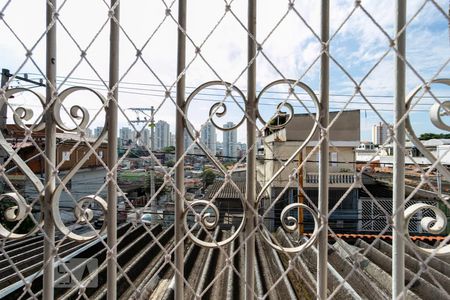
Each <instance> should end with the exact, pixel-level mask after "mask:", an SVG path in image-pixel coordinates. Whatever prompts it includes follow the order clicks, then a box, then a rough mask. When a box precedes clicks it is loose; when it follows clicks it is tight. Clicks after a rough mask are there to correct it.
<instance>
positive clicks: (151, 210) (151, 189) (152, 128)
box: [150, 106, 158, 225]
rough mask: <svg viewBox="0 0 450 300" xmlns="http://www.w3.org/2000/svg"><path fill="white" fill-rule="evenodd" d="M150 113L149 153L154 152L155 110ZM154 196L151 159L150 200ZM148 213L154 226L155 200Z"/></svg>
mask: <svg viewBox="0 0 450 300" xmlns="http://www.w3.org/2000/svg"><path fill="white" fill-rule="evenodd" d="M150 113H151V119H150V126H151V132H150V134H151V136H150V151H152V152H153V151H155V149H156V147H155V108H154V107H153V106H151V107H150ZM154 195H155V160H154V159H153V158H152V159H151V161H150V199H151V198H153V196H154ZM150 212H151V213H152V214H151V216H152V221H151V223H152V224H153V225H155V224H156V223H157V221H156V219H157V213H158V209H157V205H156V198H155V199H153V200H152V202H151V203H150Z"/></svg>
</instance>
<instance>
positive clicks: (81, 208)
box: [0, 87, 107, 241]
mask: <svg viewBox="0 0 450 300" xmlns="http://www.w3.org/2000/svg"><path fill="white" fill-rule="evenodd" d="M77 91H88V92H92V93H93V94H95V95H96V96H97V97H98V98H99V100H100V101H101V103H102V104H103V105H105V103H106V100H105V98H104V97H103V96H102V95H101V94H99V93H98V92H97V91H95V90H93V89H90V88H86V87H71V88H68V89H66V90H64V91H62V92H61V93H60V94H59V95H58V97H57V98H56V100H55V104H54V107H53V117H54V120H55V122H56V124H57V126H58V127H59V128H60V129H62V130H64V131H69V132H79V133H80V134H83V133H84V131H85V129H86V127H87V126H88V124H89V113H88V111H87V109H85V108H83V107H81V106H78V105H75V106H73V107H71V108H70V113H69V114H70V117H71V118H72V120H73V121H74V126H73V127H69V126H67V125H66V124H65V123H64V122H63V120H62V118H61V110H62V108H63V106H62V103H63V101H64V100H65V99H66V98H67V97H68V96H69V95H71V94H72V93H74V92H77ZM22 92H30V93H31V94H33V95H34V96H35V97H37V98H38V99H39V101H40V103H41V105H42V107H45V100H44V99H45V98H44V97H43V96H42V95H40V94H39V93H37V92H35V91H33V90H30V89H25V88H15V89H10V90H8V91H6V92H5V100H3V99H2V100H3V101H2V102H3V103H4V104H5V105H6V99H8V98H10V97H11V96H13V95H14V94H17V93H22ZM42 116H43V114H42V115H41V116H40V117H39V118H38V120H37V121H36V122H35V125H33V126H30V127H27V126H26V125H25V124H24V121H29V120H30V119H31V118H32V117H33V111H32V110H31V109H28V108H24V107H18V108H17V109H16V110H15V111H14V116H13V119H14V122H15V123H16V125H18V126H19V127H21V128H22V129H24V130H25V135H26V136H27V137H28V136H30V135H31V132H32V131H40V130H43V129H44V128H45V123H44V122H43V117H42ZM105 122H106V120H105ZM106 127H107V126H104V130H103V131H102V133H101V134H100V136H99V137H98V138H97V140H96V141H95V142H94V144H93V145H92V146H91V147H90V149H89V151H88V152H87V153H86V154H85V155H84V156H83V157H82V158H81V159H80V160H79V161H78V163H77V164H76V166H75V167H74V168H72V170H70V172H69V173H68V174H67V175H66V176H65V177H64V178H63V179H62V181H61V182H60V184H59V185H58V186H57V187H56V190H55V191H54V193H53V195H52V216H53V220H54V223H55V226H56V227H57V228H58V229H59V230H60V231H61V232H62V233H63V234H64V235H66V236H67V237H69V238H71V239H74V240H78V241H85V240H89V239H92V238H95V237H97V236H98V234H101V233H102V232H103V231H104V230H105V228H106V223H105V222H104V223H103V226H102V228H101V229H100V230H95V229H94V230H95V233H94V234H91V235H78V234H75V233H74V232H72V231H71V230H70V229H69V228H68V227H67V226H66V225H65V224H64V223H63V221H62V219H61V214H60V210H59V198H60V196H61V192H62V191H63V190H64V189H65V185H66V184H67V183H68V182H69V181H70V179H72V177H73V176H74V175H75V174H76V172H77V171H78V170H79V169H80V168H81V167H82V166H83V164H84V163H85V162H86V161H87V160H88V159H89V157H90V155H92V154H93V153H94V151H96V150H97V149H98V147H99V146H100V145H101V143H102V142H103V141H104V140H105V139H106V136H107V130H106ZM51 138H54V137H51ZM0 145H1V147H2V148H3V150H4V151H6V153H7V154H8V155H9V157H10V159H11V160H12V161H13V162H14V163H15V164H16V165H17V167H18V168H19V169H20V170H21V171H22V173H23V174H24V175H25V176H26V177H27V178H28V179H29V180H30V181H31V182H32V184H33V186H34V188H35V189H36V191H37V192H38V194H39V201H40V202H41V207H42V200H43V198H44V190H45V188H44V185H43V184H42V182H41V181H40V180H39V178H38V177H37V176H36V175H35V174H34V173H33V172H32V171H31V169H30V168H29V167H28V165H27V164H26V163H25V162H24V161H23V160H22V159H21V158H20V157H19V156H18V155H17V153H16V152H15V151H14V150H13V149H12V147H11V145H10V144H9V143H8V142H7V141H6V139H5V137H4V136H3V135H2V133H1V132H0ZM5 200H8V201H13V202H14V203H15V204H16V205H14V206H12V207H10V208H8V209H7V210H6V211H5V212H4V216H5V219H6V220H7V221H21V220H24V219H25V218H26V217H27V216H29V215H30V213H31V208H32V207H31V205H30V204H28V203H27V202H26V200H25V199H24V198H23V197H22V196H21V195H19V194H17V193H7V194H4V195H1V196H0V201H5ZM92 202H94V203H96V204H97V205H98V206H99V207H100V208H101V210H102V212H103V214H104V215H106V213H107V204H106V201H105V200H103V199H102V198H101V197H99V196H96V195H87V196H84V197H82V198H81V199H79V200H78V201H77V202H76V206H75V207H74V215H75V219H76V222H77V224H87V223H88V222H90V221H91V220H92V219H93V211H92V209H90V208H86V207H85V204H87V203H92ZM33 203H34V202H33ZM33 203H32V204H33ZM41 211H42V210H41ZM42 224H43V218H42V212H41V215H40V218H39V220H38V222H37V224H36V226H35V227H34V228H33V229H32V230H31V231H30V232H28V233H26V234H17V233H14V232H11V231H9V230H8V229H6V228H5V227H4V226H3V225H2V224H0V236H1V237H4V238H13V239H18V238H23V237H26V236H28V235H30V234H32V233H35V232H37V230H38V229H39V227H42Z"/></svg>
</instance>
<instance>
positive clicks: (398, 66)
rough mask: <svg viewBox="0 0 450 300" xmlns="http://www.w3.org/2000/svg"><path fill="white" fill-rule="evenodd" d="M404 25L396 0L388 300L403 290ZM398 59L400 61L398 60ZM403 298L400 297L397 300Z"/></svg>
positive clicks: (400, 0)
mask: <svg viewBox="0 0 450 300" xmlns="http://www.w3.org/2000/svg"><path fill="white" fill-rule="evenodd" d="M405 24H406V0H397V8H396V32H397V34H398V33H400V32H402V33H401V34H400V35H398V36H397V39H396V49H397V51H398V54H397V56H396V57H395V112H394V114H395V116H394V117H395V124H397V126H396V128H395V129H394V135H395V138H396V140H394V162H395V163H394V171H393V207H392V209H393V211H394V212H396V214H395V215H394V216H393V222H394V227H395V229H394V230H393V253H392V299H397V297H398V296H399V295H401V293H402V292H403V289H404V286H405V242H404V240H403V238H404V232H403V231H404V222H405V220H404V209H405V208H404V205H403V202H404V200H405V155H404V154H403V151H402V148H403V147H404V145H405V123H404V122H403V121H402V122H401V123H399V120H400V119H401V118H402V117H403V115H404V114H405V111H406V105H405V62H404V61H403V58H404V57H405V46H406V43H405V36H406V33H405V31H402V30H403V27H404V26H405ZM400 56H402V57H403V58H401V57H400ZM401 298H404V295H403V296H402V297H401Z"/></svg>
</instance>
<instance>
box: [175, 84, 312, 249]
mask: <svg viewBox="0 0 450 300" xmlns="http://www.w3.org/2000/svg"><path fill="white" fill-rule="evenodd" d="M282 84H284V85H286V84H288V85H289V87H290V89H289V94H294V95H295V93H294V89H295V88H300V89H302V90H303V91H305V92H306V93H307V94H308V95H309V96H310V98H311V99H312V101H313V103H314V106H315V108H316V111H317V112H318V111H319V101H318V100H317V97H316V95H315V94H314V92H313V91H312V90H311V88H309V87H308V86H307V85H306V84H304V83H302V82H299V81H296V80H290V79H284V80H277V81H274V82H272V83H270V84H268V85H267V86H266V87H264V88H263V89H262V90H261V92H260V93H259V95H258V98H257V103H258V108H257V118H258V120H259V121H260V122H261V123H262V124H266V125H265V126H266V127H268V128H270V129H282V128H284V127H285V126H286V125H287V124H288V123H289V122H290V121H291V120H292V117H293V115H294V109H293V106H292V105H291V104H290V103H288V102H287V101H284V102H280V103H279V104H278V105H277V107H276V110H277V111H276V112H275V114H274V115H275V116H274V117H275V118H276V117H277V116H279V115H281V110H282V109H287V110H288V115H289V117H288V118H287V119H285V120H284V122H283V123H282V124H271V122H270V121H269V122H267V121H266V120H264V119H263V118H262V116H261V114H260V111H259V103H260V100H261V98H262V97H263V95H264V94H265V93H266V92H267V91H268V90H269V89H270V88H273V87H275V86H277V85H282ZM211 86H223V87H225V89H226V97H233V96H232V93H233V92H234V93H235V94H236V95H238V96H239V97H240V98H242V99H244V103H245V104H247V100H246V98H245V95H244V93H242V91H241V90H239V89H238V88H237V87H236V86H234V85H233V84H231V83H228V82H223V81H210V82H206V83H204V84H202V85H201V86H199V87H198V88H197V89H195V90H194V91H193V92H192V93H191V94H190V95H189V97H188V99H187V101H186V107H185V113H186V115H187V114H188V113H189V105H190V104H191V102H192V100H193V99H194V97H195V96H196V95H198V94H199V93H200V92H201V91H202V90H204V89H206V88H209V87H211ZM226 97H225V98H226ZM233 100H234V101H236V100H235V99H233ZM297 100H298V101H299V102H300V103H301V100H300V99H298V98H297ZM301 104H302V103H301ZM226 114H227V106H226V103H225V99H223V101H218V102H216V103H214V104H213V105H212V106H211V108H210V110H209V119H208V120H209V121H211V123H212V124H213V125H214V126H215V127H216V128H217V129H219V130H222V131H227V130H233V129H236V128H238V127H239V126H240V125H241V124H242V123H243V122H244V121H245V113H243V116H242V119H240V121H239V122H238V123H237V125H235V126H233V127H232V128H224V127H221V126H219V125H218V124H217V123H216V122H215V121H214V117H217V118H222V117H225V115H226ZM284 115H286V114H285V113H284ZM312 117H313V118H314V121H315V122H314V126H313V128H312V129H311V132H310V133H309V135H308V136H307V138H306V139H305V141H303V143H302V144H301V145H300V147H299V148H298V149H297V150H296V151H295V152H294V153H293V154H292V155H291V156H290V157H289V159H288V160H287V162H286V163H285V164H284V166H283V167H282V168H281V169H280V170H278V172H277V173H276V174H275V175H274V176H273V177H272V178H271V179H270V180H269V182H267V183H266V184H265V185H264V187H263V188H262V190H261V192H260V193H259V194H258V196H257V199H256V203H257V204H258V205H259V203H260V201H261V199H262V198H263V196H264V195H265V193H266V192H267V189H268V188H269V186H270V185H271V184H272V183H273V181H274V180H275V179H276V177H277V176H279V175H280V174H281V173H282V172H283V171H284V170H285V168H286V166H287V165H288V164H289V163H291V162H293V161H294V159H295V158H296V157H297V156H298V154H299V153H300V151H302V150H303V149H304V148H305V147H306V145H307V144H308V142H309V141H310V140H311V138H312V136H313V135H314V133H315V132H316V130H317V128H318V123H319V114H318V113H316V114H315V116H313V115H312ZM272 119H273V118H272ZM186 129H187V131H188V134H189V135H190V136H191V137H192V139H193V140H194V141H195V143H196V144H197V145H198V146H199V148H201V149H202V150H203V152H204V153H205V154H206V156H207V157H208V158H209V159H210V161H211V162H213V164H214V165H215V166H216V167H217V168H218V169H219V170H220V171H221V172H222V173H223V176H224V177H225V181H224V185H226V184H231V185H232V186H233V188H234V189H236V191H239V188H238V187H237V186H236V185H235V183H234V182H233V181H232V180H231V178H230V175H229V174H228V173H227V170H226V169H225V168H224V167H223V166H222V164H221V162H220V161H219V160H218V159H217V158H216V157H215V156H214V155H212V154H211V153H210V152H209V150H208V148H207V147H206V146H205V145H204V144H203V143H202V142H201V141H199V136H198V133H197V131H196V130H195V129H194V128H193V126H192V125H191V124H190V122H188V121H187V122H186ZM240 201H241V205H242V210H243V218H242V221H241V223H240V224H239V227H238V228H237V229H236V230H235V231H234V232H233V233H232V235H231V236H230V237H228V238H227V239H225V240H221V241H213V242H206V241H203V240H201V239H199V238H198V237H197V236H195V234H193V232H192V228H190V226H189V224H188V217H187V215H188V213H189V212H193V213H194V215H195V216H196V217H195V220H194V221H195V223H196V225H197V226H201V227H203V228H204V229H206V230H213V229H214V228H216V227H217V226H218V224H219V214H220V212H219V209H218V208H217V206H216V205H215V204H214V203H213V202H214V199H213V200H211V201H207V200H194V201H192V202H190V203H189V205H188V206H189V207H187V208H186V209H185V212H184V217H183V222H184V226H185V229H186V233H187V235H188V236H189V238H190V239H191V240H192V241H193V242H194V243H195V244H197V245H199V246H201V247H206V248H217V247H221V246H224V245H226V244H229V243H231V242H232V241H233V240H234V239H236V237H238V236H239V234H240V233H241V232H242V231H243V229H244V227H245V219H246V217H245V216H246V215H247V213H248V208H247V204H246V203H245V195H243V194H242V193H241V196H240ZM298 207H302V208H304V209H305V210H307V211H308V212H309V213H310V214H311V215H312V217H313V220H314V232H313V234H312V235H311V238H310V239H309V240H308V242H306V243H305V244H302V245H301V246H297V247H291V248H289V247H282V246H279V245H278V244H275V243H274V242H273V241H272V239H271V237H270V234H269V233H268V232H267V229H266V228H265V226H264V225H263V223H264V215H263V216H259V232H260V234H261V236H262V238H263V240H264V241H265V242H266V243H268V244H269V245H270V246H271V247H272V248H274V249H276V250H278V251H284V252H299V251H302V249H305V248H307V247H310V246H311V245H312V244H313V243H314V242H315V239H316V237H317V232H318V225H319V221H318V217H317V213H316V212H315V211H314V210H312V209H311V208H310V207H308V206H306V205H303V204H291V205H288V206H286V207H285V208H284V209H283V211H282V213H281V216H280V217H281V223H282V225H283V228H284V229H285V230H286V231H288V232H292V231H293V230H295V226H297V220H295V218H293V217H291V216H289V212H290V211H291V210H293V209H295V208H298ZM198 208H200V209H198ZM194 226H195V225H194Z"/></svg>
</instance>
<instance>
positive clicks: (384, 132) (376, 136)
mask: <svg viewBox="0 0 450 300" xmlns="http://www.w3.org/2000/svg"><path fill="white" fill-rule="evenodd" d="M388 138H389V125H387V124H385V123H383V122H380V123H378V124H375V125H373V126H372V143H374V144H375V145H382V144H384V143H385V142H386V140H387V139H388Z"/></svg>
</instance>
